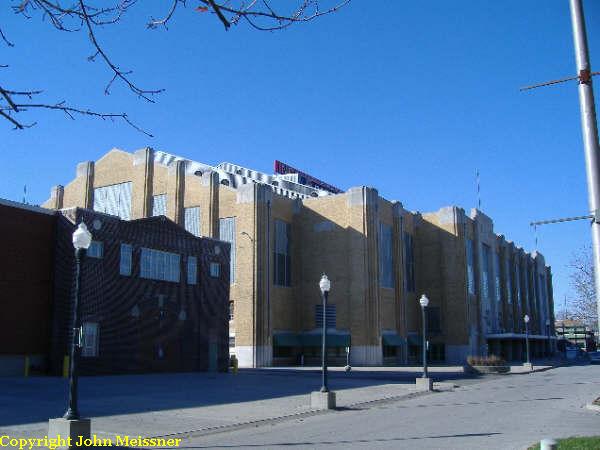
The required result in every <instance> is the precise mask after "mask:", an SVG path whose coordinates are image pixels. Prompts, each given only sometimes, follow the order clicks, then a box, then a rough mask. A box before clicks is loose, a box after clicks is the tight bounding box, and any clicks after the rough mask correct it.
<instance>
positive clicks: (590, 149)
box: [569, 0, 600, 331]
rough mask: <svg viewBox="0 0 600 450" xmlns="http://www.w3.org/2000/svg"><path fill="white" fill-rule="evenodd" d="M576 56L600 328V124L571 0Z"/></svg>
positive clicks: (576, 5) (578, 15)
mask: <svg viewBox="0 0 600 450" xmlns="http://www.w3.org/2000/svg"><path fill="white" fill-rule="evenodd" d="M569 1H570V6H571V22H572V24H573V40H574V43H575V59H576V61H577V72H578V74H579V103H580V109H581V129H582V132H583V145H584V150H585V169H586V173H587V182H588V202H589V207H590V212H591V214H592V215H594V220H593V221H592V245H593V250H594V278H595V287H596V308H597V311H598V313H599V314H598V325H599V328H598V330H599V331H600V223H599V221H600V214H599V213H600V211H599V209H600V145H599V144H598V125H597V123H596V109H595V107H594V89H593V86H592V76H591V72H592V70H591V67H590V56H589V51H588V43H587V36H586V30H585V19H584V16H583V5H582V4H581V0H569Z"/></svg>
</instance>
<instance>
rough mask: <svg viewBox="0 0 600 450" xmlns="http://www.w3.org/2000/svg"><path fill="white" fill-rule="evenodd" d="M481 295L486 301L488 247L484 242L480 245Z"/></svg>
mask: <svg viewBox="0 0 600 450" xmlns="http://www.w3.org/2000/svg"><path fill="white" fill-rule="evenodd" d="M481 295H482V296H483V299H484V300H485V301H486V303H487V300H488V299H489V298H490V247H489V245H486V244H483V245H482V261H481Z"/></svg>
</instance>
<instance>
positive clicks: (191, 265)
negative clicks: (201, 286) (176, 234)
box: [187, 256, 198, 284]
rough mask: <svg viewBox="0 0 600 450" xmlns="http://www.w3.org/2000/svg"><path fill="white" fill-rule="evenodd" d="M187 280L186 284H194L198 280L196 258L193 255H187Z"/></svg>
mask: <svg viewBox="0 0 600 450" xmlns="http://www.w3.org/2000/svg"><path fill="white" fill-rule="evenodd" d="M187 282H188V284H196V283H197V282H198V260H197V259H196V257H195V256H188V260H187Z"/></svg>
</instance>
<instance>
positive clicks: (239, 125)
mask: <svg viewBox="0 0 600 450" xmlns="http://www.w3.org/2000/svg"><path fill="white" fill-rule="evenodd" d="M290 2H291V3H294V2H292V0H289V2H286V3H290ZM141 3H142V2H140V4H139V5H138V6H136V7H135V8H134V9H133V10H132V11H131V14H130V15H129V16H128V17H127V18H126V20H124V21H123V22H122V23H121V24H120V25H118V26H115V27H108V28H106V29H105V30H103V32H102V33H100V34H99V36H98V37H99V39H100V40H101V42H103V45H104V46H105V48H106V49H107V50H108V51H109V52H110V54H111V55H112V57H113V59H114V60H115V61H116V62H117V63H118V64H119V65H120V66H122V67H123V68H127V69H132V70H134V73H133V76H132V78H133V79H134V80H135V81H136V82H137V83H138V84H139V85H140V86H142V87H144V88H149V89H154V88H164V89H165V92H164V93H162V94H160V95H158V96H157V97H156V103H155V104H150V103H147V102H144V101H142V100H139V99H137V98H136V97H135V96H134V95H133V94H131V93H130V92H129V91H127V90H126V89H125V88H124V87H123V86H122V85H119V84H116V85H115V86H114V87H113V89H112V91H111V95H108V96H106V95H104V85H105V84H106V82H107V81H108V80H109V79H110V74H109V72H108V70H107V69H106V67H105V66H103V65H102V64H101V63H100V62H96V63H90V62H88V61H86V57H87V56H88V55H89V54H90V53H91V49H90V45H89V44H88V42H87V40H86V36H85V34H84V33H60V32H57V31H55V30H54V29H52V28H51V27H50V26H49V25H48V24H47V23H44V22H41V20H39V18H38V17H34V18H32V19H31V20H24V19H22V18H21V17H17V16H14V15H13V14H12V13H11V12H10V10H9V9H8V8H7V7H5V8H4V11H3V13H2V16H1V19H0V20H1V24H2V28H3V31H4V32H5V34H7V35H8V37H9V38H10V39H11V40H12V41H13V42H14V43H15V44H16V46H15V47H14V48H7V47H4V46H2V47H0V59H1V61H0V62H1V63H8V64H10V67H9V68H8V69H2V72H1V73H0V79H1V80H2V83H4V85H9V86H10V87H12V88H19V89H26V88H40V89H44V90H45V93H46V94H45V95H46V97H45V98H46V99H47V100H48V101H52V100H62V99H64V100H67V101H68V102H70V103H72V104H75V105H79V106H82V107H92V108H95V109H97V110H103V111H116V112H122V111H126V112H127V113H128V114H129V116H130V117H131V118H132V119H133V120H135V121H136V122H137V123H138V124H140V125H141V126H143V127H144V128H146V129H148V130H150V131H151V132H152V133H153V134H154V136H155V137H154V138H148V137H146V136H144V135H142V134H140V133H138V132H136V131H135V130H133V129H131V128H129V127H127V126H126V125H123V124H120V123H111V122H108V121H107V122H102V121H98V120H92V119H85V118H78V119H77V120H76V121H71V120H68V119H65V118H64V116H62V115H61V114H58V113H43V114H38V115H36V116H35V117H34V118H33V117H32V120H37V121H38V125H36V126H35V127H34V128H31V129H27V130H25V131H14V130H12V129H11V128H10V126H8V124H7V123H0V197H3V198H8V199H12V200H20V199H21V198H22V195H23V194H22V192H23V185H25V184H26V185H27V188H28V192H29V193H28V200H29V201H30V202H32V203H41V202H43V201H45V200H46V199H47V197H48V195H49V191H50V187H51V186H53V185H55V184H66V183H68V182H69V181H70V180H71V179H72V178H73V176H74V171H75V165H76V163H77V162H80V161H84V160H94V159H97V158H98V157H100V156H101V155H103V154H104V153H105V152H106V151H108V150H109V149H111V148H112V147H119V148H123V149H125V150H135V149H137V148H141V147H144V146H151V147H154V148H156V149H162V150H166V151H169V152H172V153H176V154H179V155H183V156H186V157H188V158H190V159H195V160H198V161H202V162H206V163H214V164H216V163H219V162H221V161H231V162H236V163H239V164H241V165H244V166H248V167H252V168H256V169H259V170H263V171H267V172H268V171H271V170H272V164H273V160H274V159H280V160H283V161H285V162H287V163H289V164H291V165H293V166H295V167H298V168H300V169H302V170H304V171H306V172H308V173H311V174H313V175H315V176H317V177H319V178H322V179H324V180H326V181H327V182H329V183H331V184H334V185H337V186H340V187H342V188H348V187H351V186H357V185H370V186H374V187H376V188H377V189H378V190H379V192H380V194H381V195H383V196H384V197H386V198H388V199H396V200H400V201H402V202H403V204H404V205H405V207H406V208H408V209H410V210H416V211H431V210H437V209H438V208H440V207H442V206H445V205H451V204H456V205H459V206H462V207H463V208H465V209H467V210H469V209H470V208H471V207H474V206H476V203H477V197H476V190H475V171H476V169H479V171H480V173H481V192H482V209H483V211H484V212H485V213H486V214H488V215H490V216H491V217H492V218H493V219H494V221H495V230H496V232H498V233H501V234H505V235H506V236H507V237H508V238H509V239H512V240H513V241H514V242H516V243H517V244H518V245H521V246H523V247H524V248H525V249H526V250H528V251H531V250H533V249H534V237H533V233H532V230H531V228H530V227H529V225H528V224H529V222H530V221H531V220H535V219H546V218H554V217H565V216H573V215H581V214H586V213H587V211H588V206H587V189H586V180H585V171H584V157H583V149H582V140H581V129H580V116H579V104H578V97H577V87H576V86H577V85H576V84H575V83H567V84H563V85H559V86H555V87H550V88H544V89H538V90H535V91H531V92H527V93H521V92H519V90H518V88H519V87H520V86H523V85H527V84H532V83H535V82H541V81H546V80H551V79H555V78H561V77H566V76H572V75H574V74H575V62H574V56H573V43H572V36H571V25H570V16H569V8H568V1H567V0H530V1H523V0H504V1H502V2H491V1H490V2H479V1H475V0H470V1H467V0H462V1H461V0H456V1H453V2H448V1H444V0H431V1H429V2H400V1H381V2H366V1H364V0H362V1H361V0H353V1H352V2H351V4H350V5H349V6H348V7H346V8H344V9H343V10H341V11H340V12H338V13H336V14H334V15H330V16H327V17H323V18H320V19H319V20H317V21H314V22H311V23H309V24H302V25H298V26H294V27H291V28H289V29H287V30H285V31H281V32H275V33H263V32H258V31H254V30H251V29H249V28H248V27H246V26H244V25H241V26H238V27H234V28H232V29H231V30H229V31H228V32H225V31H224V29H223V27H222V25H221V24H220V23H219V22H218V21H217V20H216V18H214V17H212V16H209V15H207V14H199V13H196V12H194V11H193V6H194V2H193V1H191V0H190V1H188V5H189V6H188V8H187V9H181V10H179V11H178V12H177V14H176V16H175V17H174V19H173V22H172V24H171V26H170V28H169V30H168V31H163V30H155V31H152V30H147V29H146V28H145V24H146V22H147V21H148V18H149V17H150V16H151V15H154V16H159V15H160V14H161V13H162V10H161V8H157V7H156V6H157V3H158V2H144V3H143V4H141ZM161 3H164V2H161ZM162 6H163V7H164V5H162ZM584 6H585V10H586V16H587V25H588V35H589V36H588V37H589V44H590V51H591V60H592V67H593V68H594V67H595V70H598V67H600V26H599V25H600V2H595V1H590V0H587V1H584ZM595 62H596V65H595V66H594V63H595ZM599 79H600V77H599ZM599 79H597V80H596V85H600V81H599ZM596 94H597V97H599V96H600V93H599V92H597V93H596ZM597 103H598V102H597ZM538 239H539V249H540V251H542V252H543V253H544V254H545V256H546V260H547V263H548V264H550V265H552V267H553V271H554V274H555V275H554V289H555V302H556V303H557V309H558V307H559V306H561V305H562V299H563V297H564V295H569V293H570V288H569V282H568V273H569V269H568V268H567V264H568V262H569V260H570V258H571V255H572V253H573V252H574V251H576V250H577V249H579V248H581V247H582V246H583V245H586V244H587V243H589V241H590V237H589V224H588V223H587V222H576V223H570V224H561V225H549V226H546V227H543V228H541V229H539V230H538Z"/></svg>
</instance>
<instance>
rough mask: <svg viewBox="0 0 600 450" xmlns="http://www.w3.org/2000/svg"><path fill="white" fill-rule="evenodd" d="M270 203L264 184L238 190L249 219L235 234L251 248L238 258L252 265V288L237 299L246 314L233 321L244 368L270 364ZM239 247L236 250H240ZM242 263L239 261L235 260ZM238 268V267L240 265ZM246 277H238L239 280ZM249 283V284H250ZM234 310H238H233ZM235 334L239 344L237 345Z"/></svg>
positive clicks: (238, 196) (245, 186)
mask: <svg viewBox="0 0 600 450" xmlns="http://www.w3.org/2000/svg"><path fill="white" fill-rule="evenodd" d="M272 200H273V191H272V190H271V188H270V187H269V186H267V185H263V184H254V183H252V184H246V185H242V186H240V187H239V188H238V189H237V200H236V201H237V204H238V208H237V209H238V210H239V211H244V213H245V217H248V218H250V217H251V220H250V221H248V222H246V226H245V227H244V226H242V224H240V229H241V230H243V231H244V232H245V233H246V234H245V235H242V233H241V232H238V235H237V238H238V239H239V240H240V247H248V246H249V247H251V250H252V252H251V254H250V255H249V254H248V252H247V251H245V252H242V251H240V254H239V255H238V257H239V258H242V257H243V258H244V262H245V264H244V266H245V267H249V266H250V265H251V266H252V269H253V270H252V273H251V277H252V278H250V279H248V278H245V279H246V280H247V282H250V283H251V285H252V288H251V289H244V293H245V295H243V296H241V297H239V298H237V299H236V301H237V303H239V304H240V309H243V310H244V311H247V312H246V315H245V317H249V319H250V320H244V322H243V323H239V324H238V322H236V353H237V356H238V358H239V360H240V364H242V365H243V366H244V367H262V366H270V365H271V364H272V359H273V354H272V349H273V344H272V318H271V271H272V270H271V269H272V268H271V253H272V249H271V241H272V234H273V230H272V220H271V217H272V213H271V208H272ZM240 247H238V248H240ZM238 261H241V259H238ZM240 266H241V264H240ZM242 276H244V277H246V275H242V274H241V273H240V274H239V277H240V279H241V277H242ZM250 283H248V284H250ZM236 311H237V307H236ZM238 335H239V336H240V341H239V342H240V344H239V345H238Z"/></svg>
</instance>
